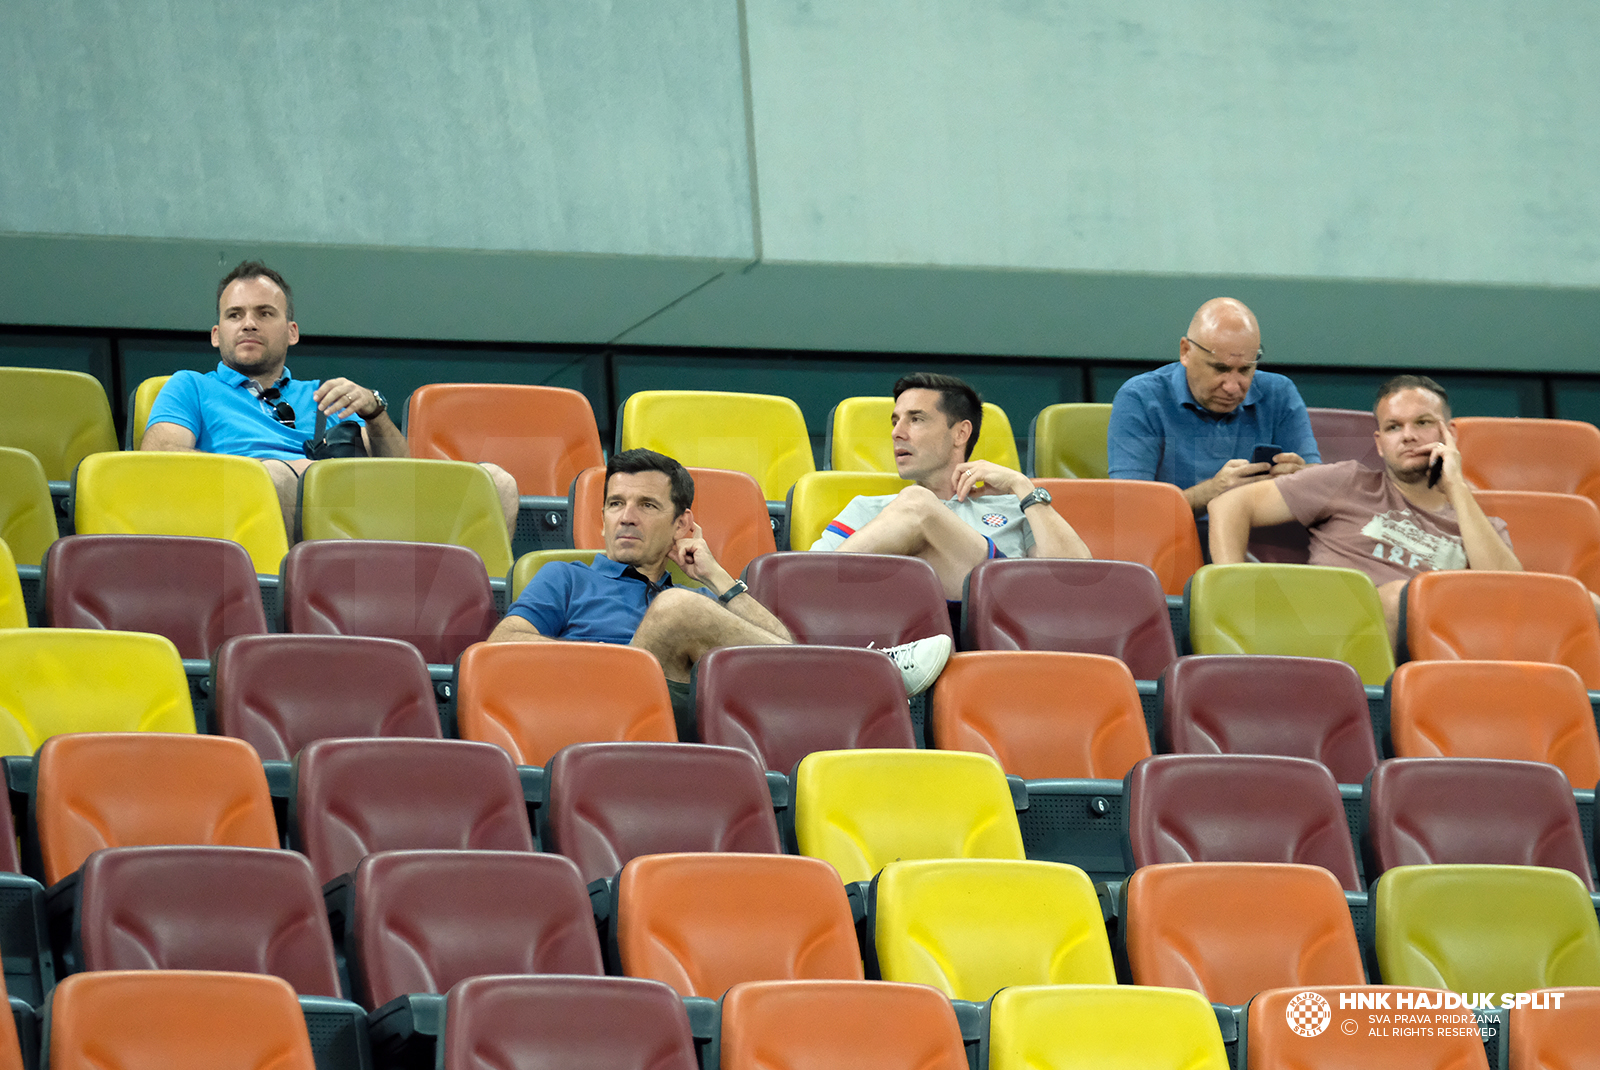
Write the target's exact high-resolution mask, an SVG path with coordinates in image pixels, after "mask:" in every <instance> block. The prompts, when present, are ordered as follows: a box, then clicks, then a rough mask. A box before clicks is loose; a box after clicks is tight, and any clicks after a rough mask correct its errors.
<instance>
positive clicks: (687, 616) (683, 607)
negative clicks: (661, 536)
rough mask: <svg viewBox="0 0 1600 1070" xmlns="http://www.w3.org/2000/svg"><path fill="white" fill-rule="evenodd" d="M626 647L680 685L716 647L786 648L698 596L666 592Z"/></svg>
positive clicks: (780, 640) (785, 642)
mask: <svg viewBox="0 0 1600 1070" xmlns="http://www.w3.org/2000/svg"><path fill="white" fill-rule="evenodd" d="M629 645H630V646H636V647H640V648H641V649H644V650H648V651H649V652H650V653H652V654H654V655H655V658H656V660H657V661H659V662H660V663H661V671H662V673H663V674H664V675H665V676H666V678H667V679H668V680H672V681H675V682H677V683H681V684H686V683H688V682H689V670H690V669H691V668H693V667H694V665H695V663H696V662H698V661H699V660H700V659H701V658H703V657H705V655H706V652H707V651H710V650H715V649H716V648H717V647H722V646H788V645H790V644H789V641H788V640H787V639H783V638H780V637H779V636H776V635H773V634H772V633H771V632H768V631H763V630H762V629H760V628H757V627H756V626H755V625H754V624H751V623H750V622H749V621H747V620H744V619H742V618H741V617H739V616H737V615H736V614H734V613H733V612H731V611H730V610H728V609H725V608H724V607H722V606H720V605H718V604H717V603H716V602H714V601H712V600H711V599H709V598H707V597H706V596H705V595H702V594H695V593H694V592H693V591H686V590H682V589H671V588H669V589H667V590H665V591H662V592H661V593H660V594H658V595H657V596H656V599H655V601H654V602H651V603H650V608H649V609H647V610H645V614H644V619H643V620H641V621H640V622H639V627H638V628H637V629H635V631H634V633H633V642H632V643H630V644H629Z"/></svg>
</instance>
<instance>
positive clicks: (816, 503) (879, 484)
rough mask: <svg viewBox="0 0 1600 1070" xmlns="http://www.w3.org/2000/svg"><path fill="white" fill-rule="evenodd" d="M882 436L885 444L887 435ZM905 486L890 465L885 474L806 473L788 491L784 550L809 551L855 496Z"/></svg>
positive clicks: (873, 495) (895, 491)
mask: <svg viewBox="0 0 1600 1070" xmlns="http://www.w3.org/2000/svg"><path fill="white" fill-rule="evenodd" d="M883 437H884V442H885V444H887V443H888V439H889V436H888V435H887V434H885V435H884V436H883ZM909 486H911V480H909V479H901V478H900V477H899V476H898V475H896V474H895V471H894V465H893V464H892V463H891V464H890V466H889V470H888V471H887V472H807V473H806V474H805V475H803V476H801V477H800V478H799V479H798V480H797V481H796V482H795V485H794V488H793V489H792V490H791V491H790V492H789V545H788V547H787V549H790V550H809V549H811V544H812V543H814V542H816V541H817V540H818V539H820V538H821V537H822V532H823V530H824V529H825V528H827V526H828V525H829V524H830V523H831V522H832V521H833V518H834V517H836V516H838V515H839V514H840V513H842V512H843V511H844V507H845V506H847V505H849V504H850V503H851V502H852V501H854V500H855V499H856V497H858V496H860V495H866V496H867V497H870V498H876V497H878V496H880V495H884V494H899V493H900V492H901V491H902V490H905V489H906V488H907V487H909Z"/></svg>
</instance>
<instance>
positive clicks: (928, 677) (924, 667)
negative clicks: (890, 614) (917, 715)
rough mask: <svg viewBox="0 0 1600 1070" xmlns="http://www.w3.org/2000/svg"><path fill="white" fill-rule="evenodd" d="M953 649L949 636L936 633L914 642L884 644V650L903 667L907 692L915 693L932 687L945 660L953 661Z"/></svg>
mask: <svg viewBox="0 0 1600 1070" xmlns="http://www.w3.org/2000/svg"><path fill="white" fill-rule="evenodd" d="M952 649H954V644H953V643H951V641H950V637H949V636H948V635H935V636H930V637H929V638H927V639H918V640H917V641H916V642H913V643H901V644H900V645H899V646H890V647H884V648H883V652H884V653H885V654H887V655H888V657H889V660H890V661H892V662H894V666H895V668H897V669H899V670H900V676H901V677H902V678H903V679H904V680H905V684H906V694H907V695H911V696H915V695H920V694H922V693H923V692H924V691H926V690H928V688H930V687H932V686H933V682H934V680H936V679H938V677H939V674H940V673H941V672H943V671H944V663H945V662H947V661H949V660H950V651H951V650H952Z"/></svg>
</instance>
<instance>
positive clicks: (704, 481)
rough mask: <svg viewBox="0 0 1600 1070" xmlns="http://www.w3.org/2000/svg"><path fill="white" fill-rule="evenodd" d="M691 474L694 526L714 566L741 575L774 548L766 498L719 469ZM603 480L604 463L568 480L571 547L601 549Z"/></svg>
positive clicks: (752, 484) (749, 482) (741, 477)
mask: <svg viewBox="0 0 1600 1070" xmlns="http://www.w3.org/2000/svg"><path fill="white" fill-rule="evenodd" d="M689 475H690V476H692V477H693V478H694V506H693V509H694V522H695V523H696V524H698V525H700V530H701V532H702V533H703V534H704V535H705V539H706V545H707V546H709V547H711V553H712V555H713V556H714V557H716V559H717V563H718V564H720V565H721V566H722V567H723V568H725V569H727V570H728V573H729V574H730V575H733V576H737V575H739V573H741V572H743V571H744V567H745V566H746V565H748V564H749V563H750V561H751V559H752V558H755V557H759V556H760V555H761V554H770V553H772V552H773V551H774V550H776V549H777V548H778V546H777V543H776V542H774V541H773V535H772V519H771V517H770V516H769V515H768V513H767V502H766V499H765V498H763V497H762V496H761V488H760V487H759V486H757V485H756V481H755V480H754V479H751V478H750V477H749V476H747V475H745V474H744V473H743V472H731V471H727V470H725V469H720V468H691V469H689ZM605 476H606V470H605V467H604V466H603V465H602V466H600V467H596V468H586V469H584V470H583V471H582V472H580V473H579V474H578V477H577V478H576V479H575V480H573V482H572V497H571V499H570V500H569V504H568V509H567V512H568V515H569V516H571V517H572V545H573V546H575V547H577V548H578V549H580V550H604V549H605V545H606V544H605V537H604V534H603V532H602V530H601V513H602V512H603V510H604V506H605Z"/></svg>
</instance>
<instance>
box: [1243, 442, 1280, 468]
mask: <svg viewBox="0 0 1600 1070" xmlns="http://www.w3.org/2000/svg"><path fill="white" fill-rule="evenodd" d="M1282 452H1283V447H1282V446H1279V445H1275V444H1274V443H1271V442H1258V443H1256V448H1255V449H1253V450H1251V451H1250V463H1251V464H1271V463H1272V458H1274V457H1276V456H1277V455H1278V454H1280V453H1282Z"/></svg>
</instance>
